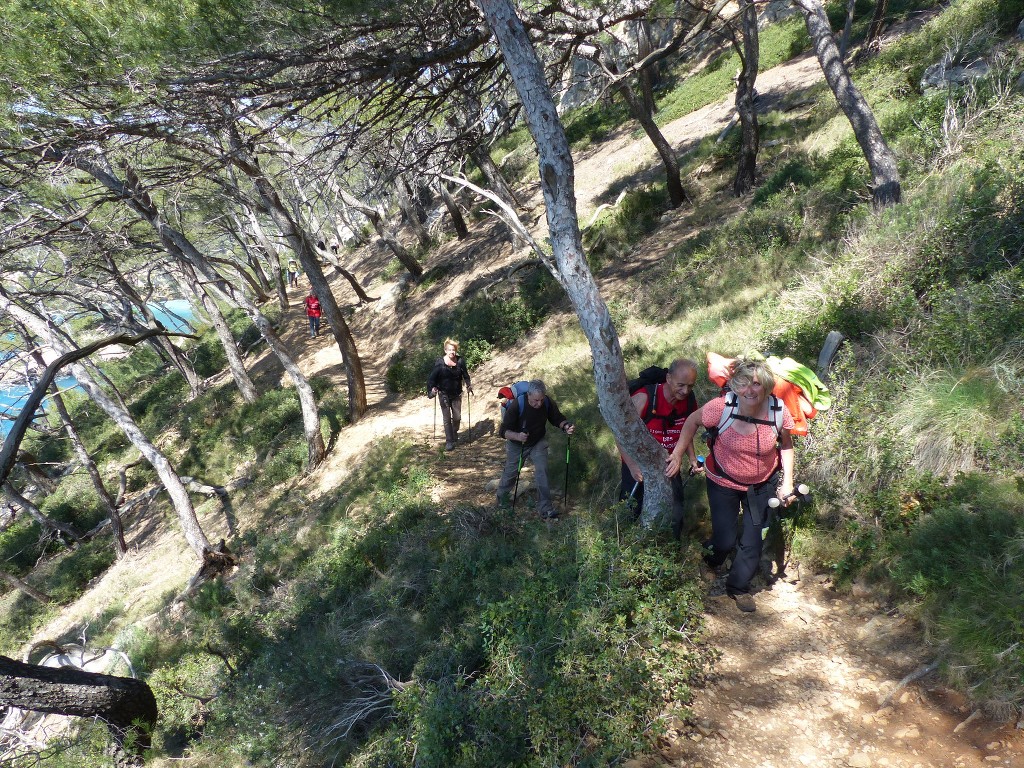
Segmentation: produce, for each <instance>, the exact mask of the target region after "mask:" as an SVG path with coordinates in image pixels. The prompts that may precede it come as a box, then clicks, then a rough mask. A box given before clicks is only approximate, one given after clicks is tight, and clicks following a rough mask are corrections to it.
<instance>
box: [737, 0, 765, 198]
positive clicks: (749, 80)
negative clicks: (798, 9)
mask: <svg viewBox="0 0 1024 768" xmlns="http://www.w3.org/2000/svg"><path fill="white" fill-rule="evenodd" d="M740 18H741V22H742V26H743V52H742V53H743V55H742V56H741V57H740V58H741V59H742V61H743V70H742V71H741V72H740V77H739V81H738V82H737V83H736V114H737V115H739V118H740V129H741V131H742V139H741V142H740V155H739V162H738V163H737V164H736V178H735V179H734V180H733V183H732V191H733V194H734V195H736V197H740V196H741V195H745V194H746V193H747V192H749V191H750V190H751V189H753V188H754V180H755V177H756V175H757V150H758V147H759V145H760V141H761V134H760V129H759V128H758V125H757V107H755V106H754V82H755V81H756V80H757V67H758V63H759V61H760V52H759V46H758V38H757V6H755V5H754V3H753V2H752V0H740Z"/></svg>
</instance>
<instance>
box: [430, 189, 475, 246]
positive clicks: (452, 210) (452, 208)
mask: <svg viewBox="0 0 1024 768" xmlns="http://www.w3.org/2000/svg"><path fill="white" fill-rule="evenodd" d="M437 185H438V187H440V189H441V199H442V200H443V201H444V207H445V208H447V209H448V215H449V216H450V217H451V219H452V227H453V228H454V229H455V234H456V235H457V236H458V238H459V240H465V239H466V238H467V237H469V228H468V227H467V226H466V219H465V218H463V216H462V211H460V210H459V204H458V203H457V202H455V198H454V197H452V193H451V192H449V191H448V185H447V184H445V182H444V181H438V183H437Z"/></svg>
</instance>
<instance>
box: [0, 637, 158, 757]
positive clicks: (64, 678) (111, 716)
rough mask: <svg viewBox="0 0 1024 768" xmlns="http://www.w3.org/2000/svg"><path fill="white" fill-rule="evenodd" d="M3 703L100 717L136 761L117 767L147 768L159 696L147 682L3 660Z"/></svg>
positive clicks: (0, 676) (0, 693)
mask: <svg viewBox="0 0 1024 768" xmlns="http://www.w3.org/2000/svg"><path fill="white" fill-rule="evenodd" d="M0 704H3V705H4V706H8V707H18V708H20V709H27V710H31V711H33V712H43V713H45V714H50V715H70V716H73V717H97V718H99V719H100V720H102V721H103V722H105V723H106V724H107V727H108V728H109V729H110V732H111V735H112V736H113V737H114V739H115V741H116V742H117V744H118V746H119V747H121V748H122V749H130V750H131V756H130V757H127V758H122V759H120V760H119V762H118V765H125V766H127V765H139V766H141V765H142V764H143V761H142V755H143V753H144V752H145V751H146V750H148V749H149V746H150V738H151V736H150V734H151V733H152V730H153V726H154V725H155V724H156V719H157V706H156V697H155V696H153V691H152V690H151V689H150V687H149V686H148V685H146V683H144V682H142V681H141V680H136V679H135V678H133V677H115V676H114V675H102V674H99V673H96V672H85V671H83V670H81V669H73V668H69V667H43V666H39V665H37V664H24V663H22V662H20V661H15V660H14V659H11V658H8V657H7V656H0Z"/></svg>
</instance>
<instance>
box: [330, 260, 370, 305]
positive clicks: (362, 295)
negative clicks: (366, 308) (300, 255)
mask: <svg viewBox="0 0 1024 768" xmlns="http://www.w3.org/2000/svg"><path fill="white" fill-rule="evenodd" d="M321 254H322V255H323V257H324V258H325V259H327V263H328V264H330V265H331V266H332V267H333V268H334V271H335V272H337V273H338V274H339V275H341V276H342V277H343V278H345V280H346V282H348V284H349V285H350V286H351V287H352V290H353V291H355V294H356V296H357V297H358V298H359V303H360V304H362V303H363V302H367V303H369V302H371V301H379V300H380V297H379V296H371V295H370V294H368V293H367V292H366V289H365V288H363V286H361V285H360V284H359V281H358V280H356V276H355V275H353V274H352V273H351V272H349V271H348V270H347V269H345V267H344V266H343V265H342V263H341V259H339V258H338V256H337V255H336V254H335V253H334V252H332V251H321Z"/></svg>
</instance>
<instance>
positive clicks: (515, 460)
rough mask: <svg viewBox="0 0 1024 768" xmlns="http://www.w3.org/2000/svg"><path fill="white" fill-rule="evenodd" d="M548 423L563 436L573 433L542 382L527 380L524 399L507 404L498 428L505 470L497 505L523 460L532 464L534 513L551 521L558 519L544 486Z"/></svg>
mask: <svg viewBox="0 0 1024 768" xmlns="http://www.w3.org/2000/svg"><path fill="white" fill-rule="evenodd" d="M520 403H522V412H520ZM548 422H551V424H552V425H554V426H556V427H558V428H559V429H560V430H562V431H563V432H565V433H566V434H567V435H571V434H572V433H573V432H574V431H575V427H574V426H573V425H572V424H571V423H570V422H569V421H568V420H567V419H566V418H565V416H563V415H562V412H561V411H559V410H558V406H557V405H556V404H555V401H554V400H552V399H551V398H550V397H548V395H547V387H545V386H544V382H543V381H540V380H539V379H537V380H534V381H531V382H530V387H529V389H528V390H527V392H526V395H525V397H524V396H522V395H520V396H519V397H518V398H513V399H512V400H509V401H508V404H507V405H506V406H505V414H504V416H503V417H502V419H501V426H500V427H499V428H498V437H503V438H505V440H506V441H507V442H506V444H505V471H504V473H503V474H502V476H501V482H500V483H499V484H498V504H503V503H505V502H506V501H507V500H508V495H509V493H510V492H511V491H512V486H513V484H514V483H515V482H516V477H517V476H518V474H519V471H520V469H522V465H523V464H525V463H526V462H527V461H533V479H534V482H535V483H536V484H537V512H538V513H540V516H541V517H545V518H555V517H558V511H557V510H556V509H555V506H554V504H552V503H551V489H550V488H549V487H548V439H547V424H548Z"/></svg>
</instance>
